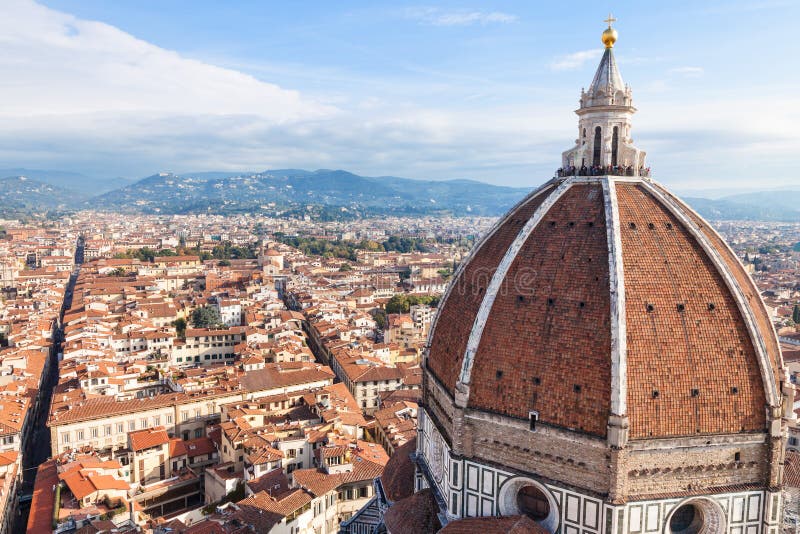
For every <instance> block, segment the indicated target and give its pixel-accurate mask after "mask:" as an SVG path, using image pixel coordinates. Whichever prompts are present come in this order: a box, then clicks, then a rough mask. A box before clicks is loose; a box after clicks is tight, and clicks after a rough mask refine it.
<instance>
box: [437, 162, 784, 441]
mask: <svg viewBox="0 0 800 534" xmlns="http://www.w3.org/2000/svg"><path fill="white" fill-rule="evenodd" d="M426 368H427V374H428V381H429V384H428V385H427V388H428V390H430V389H431V387H432V385H431V384H430V383H431V382H432V383H436V384H438V386H439V387H440V388H441V389H442V390H444V391H445V392H447V395H448V396H449V397H450V398H451V399H453V402H454V404H455V406H460V407H461V408H464V409H467V410H471V411H476V412H485V413H489V414H499V415H503V416H508V417H511V418H518V419H525V420H528V419H529V418H531V417H535V418H536V423H537V424H545V425H549V426H551V427H557V428H560V429H566V430H568V431H574V432H579V433H582V434H585V435H589V436H596V437H601V438H606V437H607V436H608V433H609V428H612V427H614V426H615V425H616V426H620V423H619V420H620V419H624V420H625V423H623V424H622V425H621V426H622V428H623V431H624V432H626V433H627V438H626V439H630V440H640V439H654V438H666V437H680V436H697V435H713V434H735V433H748V432H759V433H763V432H765V431H768V430H769V428H768V425H769V423H770V421H771V420H772V419H773V417H775V410H779V409H780V404H781V395H780V392H779V384H780V383H781V380H783V377H782V372H781V368H782V362H781V357H780V351H779V346H778V342H777V338H776V336H775V332H774V330H773V328H772V325H771V322H770V319H769V316H768V315H767V312H766V309H765V308H764V305H763V303H762V302H761V299H760V296H759V293H758V291H757V288H756V287H755V285H754V283H753V281H752V280H751V278H750V277H749V275H748V274H747V272H746V271H745V270H744V268H743V267H742V265H741V264H740V263H739V261H738V259H737V258H736V256H735V255H734V253H733V252H732V251H731V250H730V249H729V248H728V247H727V245H726V244H725V243H724V241H723V240H722V238H720V236H719V235H718V234H717V233H716V232H715V231H714V230H713V229H712V228H711V227H710V226H709V224H708V223H707V222H705V221H704V220H703V219H702V218H701V217H700V216H699V215H697V214H696V213H695V212H694V211H692V210H691V209H690V208H689V207H688V206H687V205H686V204H684V203H683V202H681V201H680V200H678V199H677V198H676V197H675V196H673V195H672V194H670V193H669V192H668V191H667V190H666V189H665V188H664V187H662V186H661V185H659V184H657V183H656V182H654V181H652V180H650V179H646V178H638V177H615V176H574V177H567V178H561V179H558V178H557V179H553V180H551V181H550V182H548V183H547V184H545V185H544V186H542V187H541V188H539V189H538V190H536V191H535V192H533V193H531V194H530V195H529V196H528V197H526V198H525V199H524V200H523V201H521V202H520V203H519V204H518V205H517V206H515V207H514V208H513V209H512V210H511V211H509V212H508V214H506V216H505V217H503V218H502V219H501V220H500V221H499V222H498V223H497V224H496V226H495V227H494V228H493V229H492V230H491V231H490V232H489V233H488V234H487V236H486V237H485V238H484V239H483V240H482V241H481V242H480V243H478V244H477V245H476V246H475V248H474V250H473V252H472V253H471V255H470V256H469V257H468V259H467V260H466V261H465V262H464V263H463V264H462V266H461V267H460V268H459V271H458V272H457V273H456V275H455V277H454V280H453V282H452V284H451V285H450V287H449V289H448V291H447V293H446V294H445V296H444V297H443V300H442V303H441V304H440V310H439V313H438V316H437V319H436V322H435V324H434V325H433V328H432V332H431V335H430V338H429V348H428V353H427V360H426ZM770 408H773V411H770ZM532 414H535V415H533V416H532ZM777 416H778V417H780V413H778V414H777ZM438 419H439V424H440V425H442V426H443V427H444V428H443V430H444V431H445V432H444V433H445V434H446V435H452V434H453V433H456V434H457V431H456V432H454V431H453V429H449V428H448V420H447V418H446V417H440V418H438ZM615 421H617V422H616V423H615Z"/></svg>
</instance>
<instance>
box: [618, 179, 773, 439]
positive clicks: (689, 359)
mask: <svg viewBox="0 0 800 534" xmlns="http://www.w3.org/2000/svg"><path fill="white" fill-rule="evenodd" d="M616 191H617V200H618V204H619V217H620V228H621V230H620V232H621V240H622V257H623V263H624V273H625V291H626V305H627V306H626V307H627V311H626V324H627V384H628V393H627V395H628V417H629V420H630V437H631V439H637V438H648V437H653V436H657V437H669V436H685V435H693V434H720V433H736V432H742V431H745V432H746V431H763V430H764V429H765V426H766V410H765V405H766V399H765V393H764V386H763V382H762V378H761V370H760V367H759V363H758V357H757V354H756V351H755V348H754V346H753V343H752V341H751V339H750V334H749V333H748V331H747V328H746V326H745V321H744V320H743V318H742V315H741V312H740V311H739V308H738V307H737V303H736V299H735V298H734V296H733V294H732V293H731V291H730V289H729V288H728V287H727V285H726V283H725V281H724V279H723V277H722V275H721V274H720V273H719V271H718V270H717V267H716V266H715V265H714V263H713V262H712V260H711V258H710V257H709V255H708V254H707V253H706V252H705V251H704V250H703V248H702V246H701V245H700V243H698V241H697V239H696V238H695V237H694V236H693V235H692V234H691V232H690V231H689V229H687V228H685V227H684V225H683V224H681V222H680V221H679V220H678V219H677V218H676V217H675V216H674V215H673V214H672V213H670V211H669V210H668V209H667V207H666V206H664V205H663V204H662V203H661V202H659V201H658V200H657V199H656V198H654V197H653V195H651V194H650V193H649V192H648V191H646V189H645V187H643V186H642V185H639V184H623V183H618V184H617V186H616ZM739 268H740V269H741V267H739Z"/></svg>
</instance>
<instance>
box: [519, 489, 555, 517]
mask: <svg viewBox="0 0 800 534" xmlns="http://www.w3.org/2000/svg"><path fill="white" fill-rule="evenodd" d="M517 508H518V509H519V513H520V514H522V515H527V516H528V517H530V518H531V519H533V520H534V521H543V520H545V519H547V517H548V516H549V515H550V502H549V501H548V500H547V496H546V495H545V494H544V492H542V490H540V489H539V488H537V487H536V486H523V487H522V488H520V490H519V492H518V493H517Z"/></svg>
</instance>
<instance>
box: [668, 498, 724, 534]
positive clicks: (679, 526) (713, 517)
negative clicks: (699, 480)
mask: <svg viewBox="0 0 800 534" xmlns="http://www.w3.org/2000/svg"><path fill="white" fill-rule="evenodd" d="M724 530H725V514H724V512H723V511H722V509H721V508H720V506H719V505H718V504H717V503H715V502H713V501H711V500H708V499H695V500H692V501H689V502H685V503H683V504H681V505H680V506H678V507H677V508H676V509H675V511H674V512H672V515H671V516H670V518H669V521H668V522H667V528H666V533H667V534H712V533H715V532H723V531H724Z"/></svg>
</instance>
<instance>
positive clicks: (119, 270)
mask: <svg viewBox="0 0 800 534" xmlns="http://www.w3.org/2000/svg"><path fill="white" fill-rule="evenodd" d="M127 275H128V271H126V270H125V269H124V268H122V267H117V268H116V269H114V270H113V271H110V272H109V273H108V276H127Z"/></svg>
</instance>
